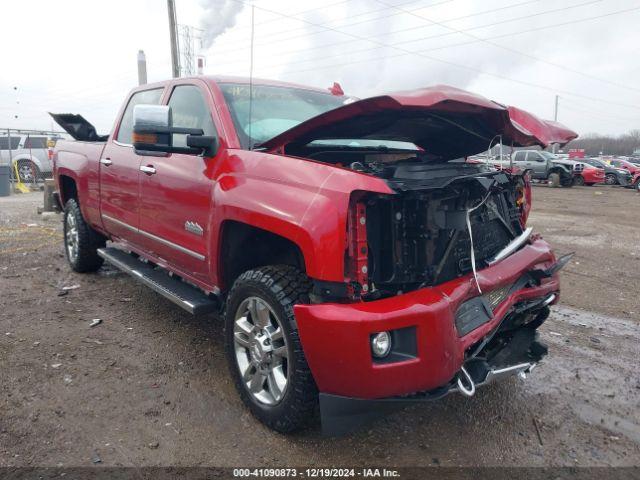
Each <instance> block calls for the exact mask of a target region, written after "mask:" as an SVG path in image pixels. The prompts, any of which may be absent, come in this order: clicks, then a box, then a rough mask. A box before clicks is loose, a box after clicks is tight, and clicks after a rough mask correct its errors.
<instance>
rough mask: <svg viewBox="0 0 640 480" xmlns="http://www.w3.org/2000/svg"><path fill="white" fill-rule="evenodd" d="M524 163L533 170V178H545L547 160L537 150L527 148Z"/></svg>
mask: <svg viewBox="0 0 640 480" xmlns="http://www.w3.org/2000/svg"><path fill="white" fill-rule="evenodd" d="M524 163H525V166H526V168H527V169H531V171H532V172H533V178H547V161H546V160H545V159H544V157H543V156H542V155H540V154H539V153H538V152H536V151H532V150H529V151H528V152H527V158H526V160H525V162H524Z"/></svg>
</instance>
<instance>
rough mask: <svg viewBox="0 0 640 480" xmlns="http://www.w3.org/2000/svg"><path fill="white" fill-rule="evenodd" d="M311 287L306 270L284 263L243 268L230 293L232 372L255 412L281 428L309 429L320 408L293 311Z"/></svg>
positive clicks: (227, 336)
mask: <svg viewBox="0 0 640 480" xmlns="http://www.w3.org/2000/svg"><path fill="white" fill-rule="evenodd" d="M310 290H311V282H310V281H309V279H308V278H307V276H306V275H304V274H303V273H301V272H300V271H299V270H297V269H296V268H294V267H291V266H286V265H279V266H267V267H261V268H257V269H255V270H248V271H246V272H244V273H243V274H242V275H240V277H239V278H238V279H237V280H236V281H235V283H234V284H233V287H232V288H231V291H230V292H229V295H228V296H227V303H226V307H225V351H226V356H227V362H228V365H229V371H230V373H231V377H232V378H233V381H234V383H235V386H236V388H237V390H238V392H239V394H240V398H241V399H242V401H243V402H244V404H245V405H246V406H247V407H248V408H249V410H250V411H251V413H252V414H253V415H254V416H255V417H256V418H258V419H259V420H260V421H261V422H262V423H264V424H265V425H267V426H268V427H269V428H271V429H273V430H276V431H277V432H280V433H289V432H293V431H295V430H300V429H302V428H304V427H305V426H307V425H308V423H309V421H310V420H311V419H313V418H314V417H315V412H316V410H317V405H318V388H317V386H316V384H315V381H314V380H313V376H312V375H311V371H310V370H309V366H308V365H307V360H306V358H305V356H304V352H303V350H302V344H301V343H300V338H299V336H298V330H297V327H296V320H295V317H294V315H293V306H294V305H295V304H298V303H309V295H308V294H309V291H310ZM252 312H253V313H252ZM254 317H255V318H254ZM276 351H279V352H280V353H278V354H276V353H275V352H276ZM252 389H253V391H252Z"/></svg>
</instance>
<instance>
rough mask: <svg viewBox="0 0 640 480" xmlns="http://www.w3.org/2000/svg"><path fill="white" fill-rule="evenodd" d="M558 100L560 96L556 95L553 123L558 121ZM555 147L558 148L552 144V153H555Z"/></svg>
mask: <svg viewBox="0 0 640 480" xmlns="http://www.w3.org/2000/svg"><path fill="white" fill-rule="evenodd" d="M559 98H560V96H559V95H556V104H555V107H554V109H553V121H554V122H557V121H558V99H559ZM557 146H558V145H557V144H555V143H554V144H553V147H552V150H553V153H556V148H557Z"/></svg>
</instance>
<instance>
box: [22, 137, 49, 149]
mask: <svg viewBox="0 0 640 480" xmlns="http://www.w3.org/2000/svg"><path fill="white" fill-rule="evenodd" d="M24 148H33V149H36V148H47V137H31V136H28V135H27V138H26V139H25V141H24Z"/></svg>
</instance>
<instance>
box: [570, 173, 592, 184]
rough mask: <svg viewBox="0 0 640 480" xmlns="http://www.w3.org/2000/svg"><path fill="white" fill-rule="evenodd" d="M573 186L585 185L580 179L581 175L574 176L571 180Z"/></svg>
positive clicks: (582, 179) (581, 178)
mask: <svg viewBox="0 0 640 480" xmlns="http://www.w3.org/2000/svg"><path fill="white" fill-rule="evenodd" d="M573 184H574V185H577V186H578V187H584V185H585V183H584V178H583V177H582V175H576V176H575V178H574V179H573ZM591 185H593V184H591Z"/></svg>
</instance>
